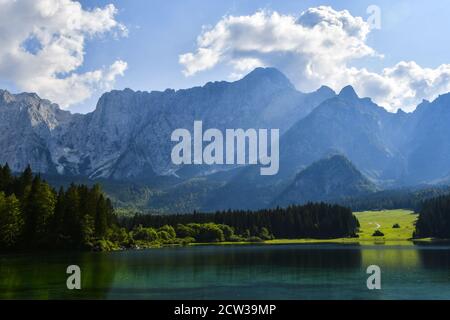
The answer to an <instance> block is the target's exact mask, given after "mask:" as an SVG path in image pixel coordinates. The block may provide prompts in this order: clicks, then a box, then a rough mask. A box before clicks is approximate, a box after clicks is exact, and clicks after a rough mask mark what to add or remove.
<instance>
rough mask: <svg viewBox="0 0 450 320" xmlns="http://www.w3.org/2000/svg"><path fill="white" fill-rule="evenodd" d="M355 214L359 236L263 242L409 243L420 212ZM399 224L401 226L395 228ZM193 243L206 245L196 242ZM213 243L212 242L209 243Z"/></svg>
mask: <svg viewBox="0 0 450 320" xmlns="http://www.w3.org/2000/svg"><path fill="white" fill-rule="evenodd" d="M354 214H355V216H356V217H357V218H358V220H359V223H360V230H359V232H358V236H359V237H358V238H339V239H327V240H317V239H275V240H268V241H264V242H263V243H262V244H269V245H270V244H273V245H276V244H296V243H298V244H302V243H303V244H306V243H359V242H363V243H364V244H379V243H383V244H388V245H408V244H412V242H410V241H408V240H410V239H411V238H412V236H413V232H414V228H415V227H414V224H415V223H416V221H417V218H418V214H415V213H414V212H413V211H410V210H403V209H397V210H381V211H364V212H355V213H354ZM394 224H398V225H399V226H400V227H399V228H393V226H394ZM376 230H379V231H381V232H382V233H383V234H384V236H382V237H374V236H373V233H374V232H375V231H376ZM239 244H242V245H244V244H249V242H220V243H216V245H239ZM192 245H204V244H201V243H196V244H192ZM208 245H211V243H208Z"/></svg>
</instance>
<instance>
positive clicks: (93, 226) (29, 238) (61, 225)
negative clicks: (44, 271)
mask: <svg viewBox="0 0 450 320" xmlns="http://www.w3.org/2000/svg"><path fill="white" fill-rule="evenodd" d="M116 225H117V223H116V217H115V215H114V210H113V207H112V205H111V202H110V200H109V199H108V198H106V197H105V196H104V195H103V193H102V191H101V188H100V186H99V185H94V186H93V187H91V188H89V187H87V186H85V185H73V184H72V185H70V186H69V187H68V188H67V189H66V190H63V189H62V188H61V189H60V190H59V191H56V190H55V189H53V188H52V187H51V186H50V185H49V184H48V183H46V182H45V181H44V180H42V179H41V177H40V176H39V175H33V172H32V170H31V168H30V167H27V168H26V169H25V170H24V171H23V172H22V173H21V174H20V175H18V176H15V175H13V174H12V173H11V170H10V168H9V166H8V164H6V165H5V166H0V249H6V250H8V249H9V250H12V249H26V250H34V249H37V250H38V249H65V248H70V249H84V248H93V247H95V246H97V245H101V244H102V243H101V241H102V240H104V239H108V238H109V237H111V236H112V234H113V233H114V229H115V228H116Z"/></svg>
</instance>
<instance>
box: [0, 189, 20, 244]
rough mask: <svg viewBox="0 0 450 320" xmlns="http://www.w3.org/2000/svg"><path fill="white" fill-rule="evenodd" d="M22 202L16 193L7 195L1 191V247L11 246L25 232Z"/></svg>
mask: <svg viewBox="0 0 450 320" xmlns="http://www.w3.org/2000/svg"><path fill="white" fill-rule="evenodd" d="M23 225H24V221H23V217H22V213H21V211H20V203H19V200H17V198H16V196H15V195H10V196H9V197H5V195H4V193H3V192H0V247H3V248H11V247H14V246H15V245H17V243H18V242H19V241H20V238H21V236H22V232H23Z"/></svg>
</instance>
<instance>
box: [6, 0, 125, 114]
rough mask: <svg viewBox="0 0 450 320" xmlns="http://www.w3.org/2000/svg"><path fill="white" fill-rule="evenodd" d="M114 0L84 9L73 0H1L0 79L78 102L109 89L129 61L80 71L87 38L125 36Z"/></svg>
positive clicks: (49, 96)
mask: <svg viewBox="0 0 450 320" xmlns="http://www.w3.org/2000/svg"><path fill="white" fill-rule="evenodd" d="M116 14H117V9H116V8H115V7H114V6H113V5H107V6H105V7H103V8H94V9H92V10H86V9H83V8H82V6H81V4H80V3H79V2H77V1H71V0H0V44H1V45H0V80H1V79H3V80H7V81H11V82H13V83H14V84H15V85H16V86H17V87H19V88H20V89H21V90H24V91H32V92H36V93H38V94H39V95H40V96H42V97H44V98H47V99H50V100H52V101H54V102H57V103H59V104H60V105H61V106H62V107H68V106H70V105H72V104H75V103H79V102H82V101H83V100H85V99H87V98H89V97H90V96H91V95H92V94H93V93H94V92H95V91H97V90H107V89H110V88H111V87H112V86H113V85H114V82H115V79H116V77H117V76H121V75H123V74H124V71H125V69H126V68H127V63H126V62H124V61H121V60H118V61H116V62H114V63H113V64H112V65H111V66H110V67H103V68H100V69H98V70H94V71H89V72H84V73H78V72H77V69H78V68H80V67H81V66H82V65H83V63H84V56H85V43H86V40H87V39H92V38H94V37H99V36H103V35H105V34H107V33H108V34H112V35H114V36H125V35H126V34H127V29H126V27H125V26H123V25H122V24H120V23H119V22H117V21H116V19H115V16H116Z"/></svg>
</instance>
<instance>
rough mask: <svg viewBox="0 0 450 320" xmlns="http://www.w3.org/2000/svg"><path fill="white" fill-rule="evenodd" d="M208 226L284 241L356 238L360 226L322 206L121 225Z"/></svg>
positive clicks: (343, 211)
mask: <svg viewBox="0 0 450 320" xmlns="http://www.w3.org/2000/svg"><path fill="white" fill-rule="evenodd" d="M208 222H210V223H211V222H212V223H216V224H221V225H227V226H230V227H232V228H233V229H234V231H235V232H236V233H237V234H239V235H246V236H253V237H259V236H260V235H261V232H262V230H264V231H266V230H267V231H269V233H270V234H272V235H273V236H274V237H275V238H283V239H298V238H315V239H332V238H342V237H351V236H354V235H355V234H356V231H357V228H358V226H359V224H358V220H357V219H356V218H355V216H354V215H353V213H352V211H351V210H350V209H348V208H345V207H341V206H338V205H329V204H325V203H318V204H316V203H310V204H307V205H303V206H290V207H288V208H285V209H282V208H276V209H267V210H259V211H227V212H217V213H215V214H208V213H193V214H187V215H136V216H134V217H133V218H126V219H124V220H123V222H122V223H123V224H124V225H125V226H126V227H127V228H134V227H136V226H138V225H142V226H145V227H152V228H159V227H161V226H163V225H172V226H177V225H179V224H182V225H186V224H190V223H197V224H198V223H208Z"/></svg>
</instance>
